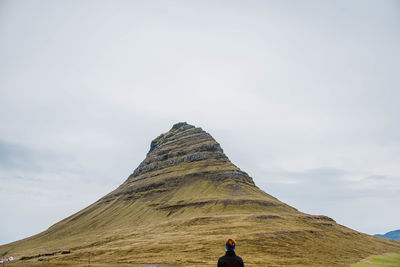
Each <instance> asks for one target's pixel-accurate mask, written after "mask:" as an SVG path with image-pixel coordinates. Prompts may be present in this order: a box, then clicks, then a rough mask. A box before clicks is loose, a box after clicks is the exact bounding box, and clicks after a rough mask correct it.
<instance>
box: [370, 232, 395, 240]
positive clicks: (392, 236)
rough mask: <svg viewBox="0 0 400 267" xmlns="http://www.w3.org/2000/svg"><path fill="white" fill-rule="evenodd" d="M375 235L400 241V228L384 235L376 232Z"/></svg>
mask: <svg viewBox="0 0 400 267" xmlns="http://www.w3.org/2000/svg"><path fill="white" fill-rule="evenodd" d="M374 236H378V237H383V238H388V239H392V240H396V241H400V230H393V231H389V232H387V233H386V234H383V235H381V234H376V235H374Z"/></svg>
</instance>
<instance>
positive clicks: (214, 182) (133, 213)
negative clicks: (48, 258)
mask: <svg viewBox="0 0 400 267" xmlns="http://www.w3.org/2000/svg"><path fill="white" fill-rule="evenodd" d="M227 237H230V238H234V239H235V240H236V241H237V242H238V244H239V246H238V249H239V253H241V255H243V256H244V261H245V262H246V264H247V265H250V266H265V265H266V264H272V265H274V266H277V265H279V266H338V267H339V266H347V265H349V264H351V263H354V262H356V261H358V260H360V259H362V258H365V257H368V256H370V255H372V254H380V253H387V252H397V253H399V252H400V245H399V243H398V242H396V241H393V240H387V239H382V238H378V237H372V236H368V235H366V234H362V233H358V232H356V231H353V230H351V229H349V228H346V227H343V226H341V225H339V224H337V223H336V222H335V221H334V220H333V219H330V218H328V217H326V216H315V215H309V214H305V213H302V212H299V211H298V210H296V209H295V208H293V207H291V206H289V205H287V204H285V203H283V202H281V201H279V200H278V199H276V198H274V197H273V196H271V195H269V194H267V193H265V192H264V191H262V190H261V189H260V188H258V187H257V186H256V185H255V184H254V183H253V180H252V178H250V177H249V176H248V175H247V174H246V173H245V172H243V171H241V170H240V169H239V168H238V167H236V166H235V165H234V164H232V163H231V162H230V160H229V159H228V157H227V156H226V155H225V154H224V152H223V150H222V148H221V146H220V145H219V144H218V143H217V142H216V140H215V139H214V138H213V137H212V136H211V135H210V134H208V133H207V132H205V131H204V130H202V129H201V128H197V127H195V126H193V125H189V124H187V123H185V122H181V123H177V124H175V125H173V126H172V128H171V129H170V130H169V131H168V132H166V133H164V134H161V135H160V136H158V137H157V138H155V139H154V140H153V141H152V142H151V145H150V151H149V152H148V153H147V155H146V158H145V159H144V160H143V161H142V162H141V163H140V165H139V166H138V167H137V168H136V169H135V171H134V172H133V174H132V175H130V176H129V177H128V179H127V180H126V181H125V182H124V183H122V184H121V185H120V186H119V187H118V188H117V189H115V190H114V191H113V192H111V193H109V194H108V195H106V196H104V197H103V198H101V199H99V200H98V201H96V202H95V203H93V204H92V205H90V206H88V207H87V208H85V209H83V210H81V211H79V212H77V213H76V214H74V215H72V216H70V217H68V218H66V219H64V220H62V221H60V222H58V223H57V224H55V225H53V226H51V227H50V228H49V229H48V230H46V231H44V232H42V233H40V234H37V235H35V236H33V237H30V238H26V239H24V240H21V241H18V242H14V243H12V244H8V245H4V246H0V254H1V255H3V256H4V255H6V256H7V255H10V256H11V255H12V256H14V257H17V256H18V257H21V259H32V261H37V259H38V258H39V257H41V255H43V253H45V252H48V251H59V250H60V249H61V248H66V249H71V250H72V252H73V253H71V254H67V255H55V256H52V262H56V263H58V262H60V263H62V264H63V265H64V263H69V265H67V266H81V265H82V262H84V261H85V260H87V257H88V255H89V257H90V255H93V258H95V260H96V261H97V262H99V263H100V262H101V264H106V263H110V265H109V266H115V264H114V263H117V262H118V263H127V264H128V263H130V264H133V263H136V264H139V263H140V264H142V263H154V262H157V263H167V264H178V265H179V266H215V263H216V260H217V259H218V257H219V256H220V254H221V253H223V244H224V243H225V240H226V238H227ZM242 253H243V254H242ZM343 255H344V256H345V257H344V256H343Z"/></svg>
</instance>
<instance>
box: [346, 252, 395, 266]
mask: <svg viewBox="0 0 400 267" xmlns="http://www.w3.org/2000/svg"><path fill="white" fill-rule="evenodd" d="M381 266H382V267H383V266H388V267H399V266H400V254H386V255H381V256H372V257H369V258H368V259H366V260H363V261H361V262H359V263H357V264H354V265H352V267H381Z"/></svg>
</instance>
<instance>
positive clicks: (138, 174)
mask: <svg viewBox="0 0 400 267" xmlns="http://www.w3.org/2000/svg"><path fill="white" fill-rule="evenodd" d="M193 179H206V180H211V181H213V182H214V183H221V182H223V181H225V180H229V179H230V180H234V181H236V182H237V183H244V184H249V185H253V186H254V182H253V179H252V178H251V177H250V176H249V175H248V174H247V173H245V172H243V171H241V170H240V169H239V168H238V167H236V166H235V165H234V164H232V163H231V162H230V160H229V159H228V157H227V156H226V155H225V154H224V151H223V150H222V148H221V146H220V145H219V144H218V143H217V142H216V141H215V139H214V138H213V137H212V136H211V135H210V134H208V133H207V132H205V131H204V130H202V129H201V128H197V127H194V126H192V125H189V124H187V123H186V122H180V123H177V124H175V125H173V127H172V128H171V130H170V131H168V132H166V133H164V134H161V135H160V136H158V137H157V138H156V139H154V140H153V141H152V142H151V144H150V150H149V152H148V153H147V155H146V158H145V159H144V160H143V161H142V162H141V163H140V164H139V166H138V167H137V168H136V169H135V170H134V172H133V173H132V174H131V175H130V176H129V178H128V179H127V181H125V183H124V184H122V185H121V186H120V187H119V188H118V189H117V190H115V191H113V192H112V193H110V194H108V195H107V196H105V197H104V198H103V200H105V201H107V202H110V201H112V200H113V199H115V198H116V197H123V198H125V199H128V200H135V199H138V198H141V197H143V196H144V195H146V194H154V193H163V192H166V191H171V190H174V189H175V188H177V187H178V186H179V185H180V184H181V183H183V182H185V181H188V180H193Z"/></svg>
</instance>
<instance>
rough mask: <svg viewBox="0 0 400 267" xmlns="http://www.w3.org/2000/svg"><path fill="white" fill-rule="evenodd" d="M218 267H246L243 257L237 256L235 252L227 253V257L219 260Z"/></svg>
mask: <svg viewBox="0 0 400 267" xmlns="http://www.w3.org/2000/svg"><path fill="white" fill-rule="evenodd" d="M218 267H244V264H243V260H242V258H241V257H239V256H236V254H235V251H233V250H231V251H229V250H228V251H227V252H226V253H225V256H222V257H221V258H219V260H218Z"/></svg>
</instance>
